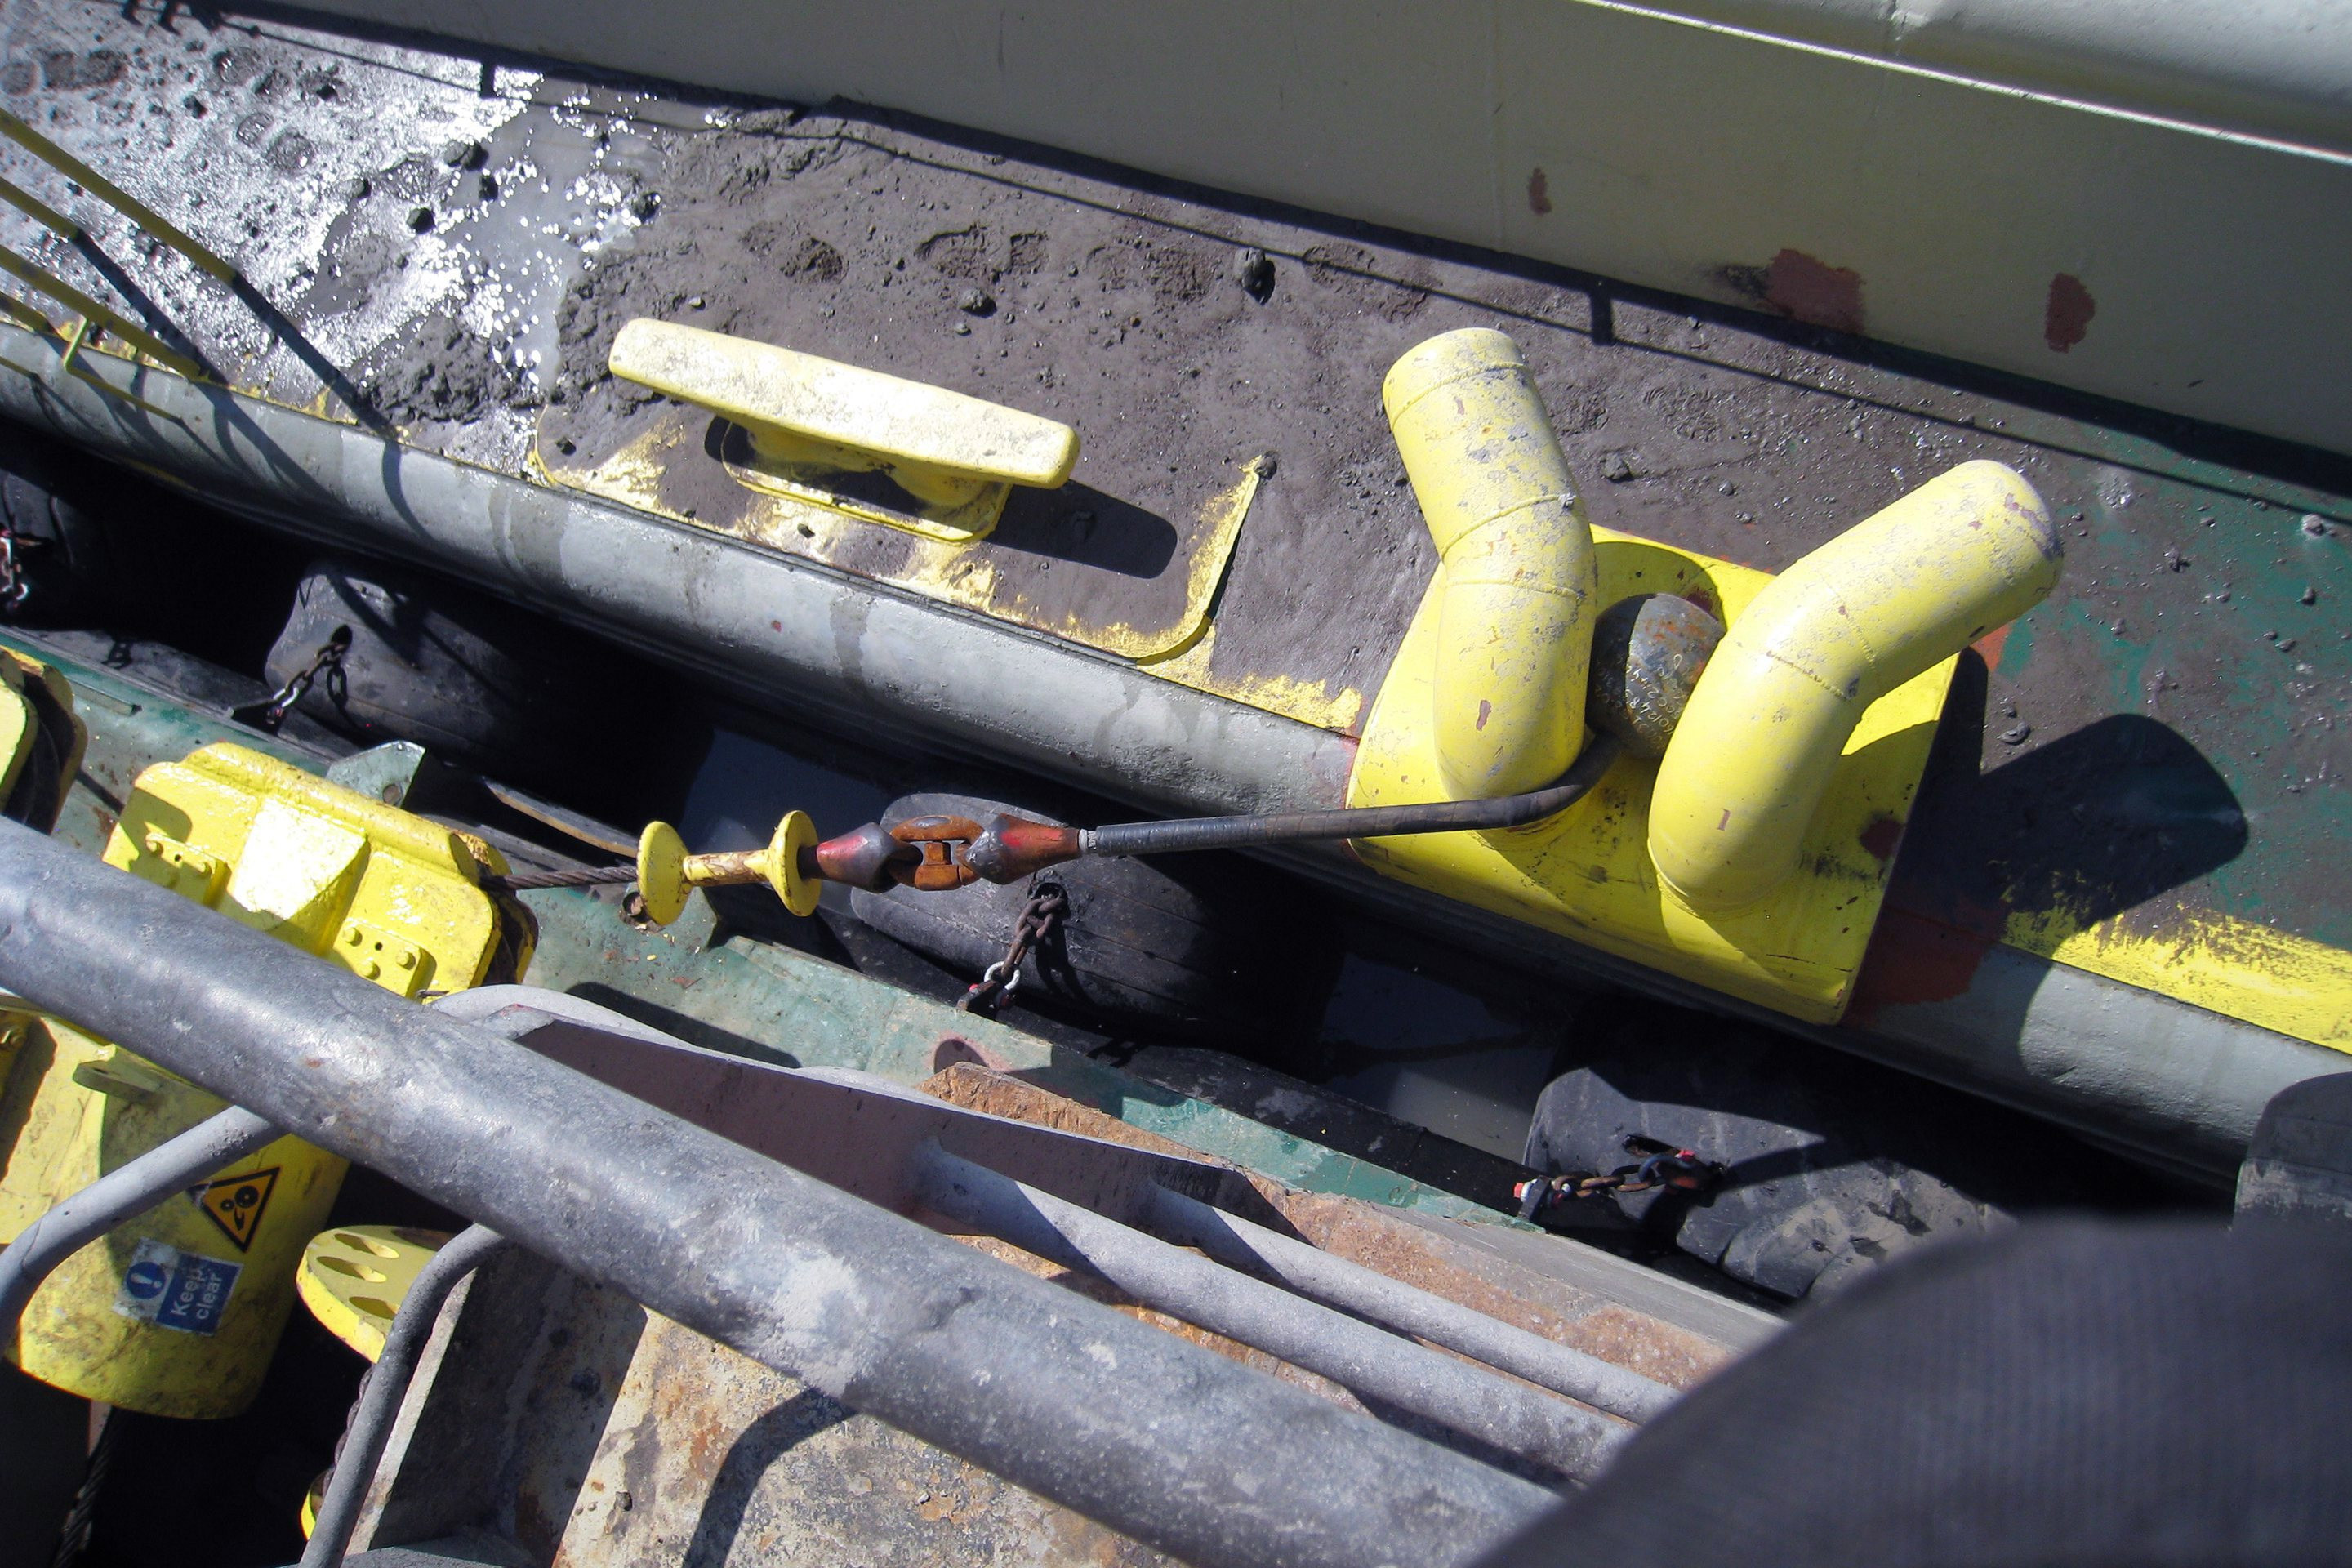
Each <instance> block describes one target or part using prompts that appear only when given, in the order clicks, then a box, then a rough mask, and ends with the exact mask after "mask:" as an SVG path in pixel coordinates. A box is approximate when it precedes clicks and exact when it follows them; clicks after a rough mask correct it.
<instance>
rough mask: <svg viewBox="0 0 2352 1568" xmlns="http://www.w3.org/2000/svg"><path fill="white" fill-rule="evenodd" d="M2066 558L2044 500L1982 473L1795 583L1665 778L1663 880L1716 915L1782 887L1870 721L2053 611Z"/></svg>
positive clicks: (1713, 682) (1901, 513)
mask: <svg viewBox="0 0 2352 1568" xmlns="http://www.w3.org/2000/svg"><path fill="white" fill-rule="evenodd" d="M2059 560H2060V552H2059V548H2058V535H2057V531H2055V530H2054V529H2053V528H2052V527H2051V524H2050V514H2049V511H2048V509H2047V508H2045V507H2044V506H2043V505H2042V498H2041V497H2040V496H2038V495H2036V494H2035V493H2034V491H2033V487H2032V486H2031V485H2029V484H2027V483H2026V482H2025V481H2024V480H2023V479H2021V478H2019V477H2018V476H2017V475H2016V474H2015V473H2013V472H2011V470H2010V469H2008V468H2002V467H2001V466H2000V464H1999V463H1988V462H1974V463H1962V464H1961V465H1960V466H1959V467H1958V468H1954V469H1952V470H1951V471H1950V472H1948V473H1946V474H1943V475H1941V476H1939V477H1937V479H1931V480H1929V481H1928V482H1927V484H1924V485H1922V486H1920V487H1919V488H1918V489H1916V490H1913V491H1912V492H1911V493H1910V494H1909V495H1907V496H1905V497H1904V498H1903V499H1902V500H1898V501H1896V502H1895V504H1894V505H1893V506H1890V507H1888V508H1887V509H1886V510H1884V511H1882V512H1879V513H1877V514H1876V515H1875V516H1874V517H1872V518H1871V519H1869V520H1868V521H1865V522H1863V523H1861V524H1859V525H1858V526H1856V527H1854V528H1852V529H1849V530H1847V531H1845V532H1844V533H1843V534H1841V535H1839V536H1838V537H1837V538H1836V539H1834V540H1832V541H1831V542H1829V543H1827V544H1825V545H1823V546H1822V548H1821V549H1819V550H1816V551H1814V552H1812V553H1811V554H1810V555H1808V556H1806V557H1805V558H1804V559H1803V560H1801V561H1800V562H1798V563H1796V564H1795V565H1793V566H1791V567H1790V568H1789V570H1788V571H1786V572H1784V573H1782V574H1780V576H1779V577H1778V578H1776V579H1775V580H1774V581H1773V583H1772V585H1771V586H1770V587H1769V588H1766V589H1765V590H1764V591H1763V592H1762V593H1760V594H1759V595H1756V598H1755V601H1754V602H1753V603H1752V604H1750V605H1748V609H1747V612H1746V613H1745V614H1744V615H1742V616H1740V617H1739V618H1738V620H1736V621H1734V622H1732V623H1731V628H1730V630H1729V631H1728V632H1727V633H1726V634H1725V635H1724V639H1723V643H1722V646H1721V647H1717V649H1716V650H1715V657H1714V658H1711V659H1709V660H1708V661H1707V666H1706V671H1705V673H1703V674H1702V675H1700V677H1699V679H1698V684H1697V686H1696V688H1694V689H1692V691H1691V699H1690V706H1689V707H1688V708H1686V709H1685V710H1684V712H1683V719H1682V724H1681V727H1680V728H1679V729H1677V730H1676V731H1675V736H1674V739H1673V741H1672V742H1669V743H1668V745H1667V747H1666V754H1665V759H1664V761H1663V762H1662V763H1659V764H1658V784H1657V792H1656V794H1655V795H1653V796H1652V797H1651V801H1650V858H1651V859H1652V860H1653V861H1654V862H1655V863H1656V865H1657V868H1658V875H1659V877H1660V878H1662V879H1664V881H1665V882H1666V883H1667V884H1668V885H1669V886H1670V887H1672V888H1673V889H1674V890H1675V892H1676V893H1678V894H1680V895H1681V896H1682V898H1683V899H1684V900H1685V901H1686V902H1688V903H1689V904H1690V905H1692V906H1693V907H1694V908H1696V909H1704V910H1734V909H1738V908H1740V907H1741V906H1743V905H1747V904H1752V903H1754V902H1756V901H1757V900H1759V899H1762V898H1765V897H1767V896H1769V894H1770V893H1771V892H1772V891H1773V889H1776V888H1779V887H1780V886H1781V885H1782V884H1783V883H1785V882H1786V881H1787V880H1788V879H1790V876H1792V875H1794V874H1795V872H1796V869H1797V858H1798V856H1799V854H1800V853H1801V850H1802V847H1803V844H1804V837H1805V828H1806V826H1807V825H1808V824H1810V823H1811V821H1812V819H1813V816H1814V813H1815V812H1816V811H1817V810H1818V809H1819V808H1820V806H1821V804H1822V795H1823V793H1824V792H1826V791H1827V790H1828V788H1829V787H1830V778H1831V775H1832V773H1835V772H1836V771H1837V767H1838V763H1839V761H1840V759H1841V758H1842V757H1843V755H1844V753H1845V747H1846V742H1847V740H1848V739H1849V738H1850V737H1851V736H1852V735H1853V731H1854V726H1855V725H1856V724H1858V723H1860V722H1861V721H1862V717H1863V715H1864V713H1865V712H1866V711H1868V710H1869V708H1870V705H1871V704H1872V703H1874V702H1875V701H1877V700H1879V699H1880V698H1882V697H1884V696H1885V695H1886V694H1887V693H1888V692H1890V691H1892V690H1894V689H1895V688H1896V687H1899V686H1901V685H1903V684H1904V683H1905V682H1906V681H1908V680H1913V679H1917V678H1918V677H1919V676H1921V675H1924V674H1926V673H1927V670H1928V669H1929V668H1932V667H1934V666H1936V665H1937V664H1940V663H1942V662H1943V661H1944V660H1946V659H1948V658H1951V657H1952V655H1953V654H1955V653H1956V652H1958V650H1959V649H1961V648H1964V647H1968V646H1969V644H1970V643H1972V642H1974V641H1976V639H1977V638H1979V637H1982V636H1984V635H1985V633H1987V632H1989V631H1990V630H1992V629H1993V628H1994V627H1995V626H2006V625H2008V624H2009V623H2010V622H2011V621H2013V620H2015V619H2016V618H2017V617H2018V616H2021V615H2023V614H2024V613H2025V612H2026V611H2028V610H2030V609H2032V607H2033V606H2034V605H2038V604H2040V603H2041V602H2042V600H2043V599H2044V598H2046V597H2048V596H2049V593H2050V590H2051V589H2052V588H2053V587H2055V586H2057V584H2058V567H2059Z"/></svg>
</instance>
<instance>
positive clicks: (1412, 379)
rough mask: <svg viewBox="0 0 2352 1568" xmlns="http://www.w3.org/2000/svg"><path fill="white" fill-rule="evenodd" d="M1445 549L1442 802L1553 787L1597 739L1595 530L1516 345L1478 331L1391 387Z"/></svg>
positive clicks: (1417, 356)
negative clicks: (1593, 724)
mask: <svg viewBox="0 0 2352 1568" xmlns="http://www.w3.org/2000/svg"><path fill="white" fill-rule="evenodd" d="M1381 403H1382V405H1383V406H1384V407H1385V408H1386V409H1387V411H1388V417H1389V426H1390V427H1391V429H1392V430H1393V431H1394V432H1395V434H1396V443H1397V451H1398V454H1399V455H1400V456H1401V457H1402V458H1403V459H1404V470H1405V474H1406V476H1407V477H1408V478H1410V479H1412V491H1413V496H1414V498H1415V499H1416V500H1419V501H1420V503H1421V513H1422V517H1423V519H1424V520H1425V521H1427V522H1428V524H1429V532H1430V537H1431V538H1432V539H1433V540H1435V541H1436V543H1437V552H1438V557H1439V562H1438V568H1437V577H1436V580H1435V581H1434V582H1433V583H1432V584H1430V588H1429V596H1428V599H1427V600H1426V601H1424V604H1423V609H1424V610H1427V609H1428V607H1429V605H1432V604H1433V605H1435V606H1436V626H1435V632H1434V636H1435V637H1436V645H1437V646H1436V666H1435V668H1434V669H1433V672H1432V677H1431V679H1432V683H1433V686H1432V692H1431V698H1432V700H1433V703H1434V704H1435V712H1434V714H1433V717H1432V723H1433V725H1434V726H1435V733H1436V741H1437V756H1438V773H1439V777H1440V779H1441V780H1442V781H1443V783H1444V794H1445V797H1446V798H1449V799H1455V800H1468V799H1483V798H1486V797H1488V796H1492V795H1517V794H1518V793H1520V792H1522V791H1525V790H1531V789H1538V788H1540V787H1542V786H1543V785H1545V784H1549V783H1550V782H1551V781H1552V780H1554V779H1556V778H1558V777H1559V775H1560V774H1561V773H1564V772H1566V771H1567V768H1568V765H1569V764H1570V763H1572V762H1574V761H1575V760H1576V754H1577V752H1578V751H1579V750H1580V748H1581V746H1582V744H1583V741H1584V687H1585V673H1586V667H1587V665H1588V663H1589V661H1590V658H1591V646H1592V621H1593V617H1594V616H1597V615H1598V614H1599V613H1600V605H1598V604H1596V603H1595V602H1594V595H1595V593H1596V592H1597V588H1598V584H1597V583H1596V581H1595V578H1594V566H1593V551H1592V531H1591V527H1590V526H1589V525H1588V524H1587V523H1586V521H1585V519H1584V510H1583V507H1582V504H1581V503H1580V501H1579V500H1577V497H1576V486H1575V483H1574V481H1573V480H1572V479H1570V476H1569V471H1568V459H1567V458H1565V457H1563V456H1562V455H1561V454H1560V449H1559V437H1557V436H1556V435H1555V434H1554V433H1553V430H1552V423H1551V416H1550V415H1549V413H1548V412H1546V410H1545V408H1544V405H1543V399H1542V397H1541V395H1538V393H1537V391H1536V386H1535V379H1534V377H1533V376H1532V375H1531V374H1529V373H1528V367H1527V363H1526V361H1525V360H1523V359H1522V358H1521V357H1520V355H1519V350H1518V345H1517V344H1516V343H1514V342H1511V340H1510V339H1509V338H1508V337H1507V336H1506V335H1504V334H1503V333H1501V332H1497V331H1490V330H1488V329H1486V328H1484V327H1471V328H1465V329H1464V330H1462V331H1453V332H1446V333H1444V334H1442V335H1440V336H1438V337H1434V338H1432V339H1430V340H1429V341H1428V342H1424V343H1422V344H1420V345H1419V346H1418V347H1416V348H1414V349H1412V351H1411V352H1410V353H1406V354H1405V355H1404V357H1403V358H1402V359H1400V360H1398V361H1397V362H1396V363H1395V364H1394V365H1392V366H1391V367H1390V369H1389V374H1388V377H1387V379H1386V381H1384V382H1383V383H1382V384H1381Z"/></svg>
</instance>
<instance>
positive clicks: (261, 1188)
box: [188, 1165, 279, 1252]
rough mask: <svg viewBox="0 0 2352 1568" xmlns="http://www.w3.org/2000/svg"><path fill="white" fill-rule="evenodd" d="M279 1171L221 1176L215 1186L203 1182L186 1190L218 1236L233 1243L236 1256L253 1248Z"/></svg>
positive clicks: (276, 1186) (276, 1167) (276, 1188)
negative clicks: (219, 1233) (212, 1225)
mask: <svg viewBox="0 0 2352 1568" xmlns="http://www.w3.org/2000/svg"><path fill="white" fill-rule="evenodd" d="M278 1169H279V1167H278V1166H276V1165H272V1166H270V1167H269V1169H268V1170H266V1171H248V1172H247V1173H245V1174H244V1175H241V1176H223V1177H222V1178H221V1179H220V1180H219V1181H217V1182H205V1183H203V1184H200V1185H197V1186H193V1187H190V1188H189V1189H188V1196H189V1197H191V1198H193V1199H194V1200H195V1205H196V1206H197V1207H198V1208H200V1209H202V1210H204V1211H205V1218H206V1219H208V1220H210V1221H212V1222H213V1223H214V1224H215V1225H216V1226H220V1228H221V1234H222V1235H224V1236H226V1237H228V1238H229V1239H230V1240H231V1241H233V1242H235V1243H236V1249H237V1250H238V1251H239V1252H243V1251H245V1250H246V1249H247V1247H251V1246H252V1245H253V1237H254V1233H255V1232H256V1231H257V1230H259V1229H260V1228H261V1215H262V1214H263V1212H264V1211H265V1210H267V1209H268V1207H269V1194H271V1193H274V1192H276V1191H277V1190H278Z"/></svg>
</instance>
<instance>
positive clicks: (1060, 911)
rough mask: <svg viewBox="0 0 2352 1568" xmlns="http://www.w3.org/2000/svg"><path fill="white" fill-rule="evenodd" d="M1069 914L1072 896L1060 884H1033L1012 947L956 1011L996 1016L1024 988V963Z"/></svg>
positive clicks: (1016, 925)
mask: <svg viewBox="0 0 2352 1568" xmlns="http://www.w3.org/2000/svg"><path fill="white" fill-rule="evenodd" d="M1069 912H1070V896H1069V894H1067V893H1066V892H1064V891H1063V890H1062V889H1061V886H1060V884H1058V883H1055V882H1037V883H1034V884H1032V885H1031V887H1030V890H1029V901H1028V903H1027V904H1025V905H1024V906H1023V907H1022V910H1021V918H1020V919H1019V920H1017V921H1014V922H1013V943H1012V945H1011V946H1010V947H1007V948H1006V949H1005V950H1004V956H1003V958H1001V959H999V960H997V961H996V962H995V963H992V964H990V965H989V966H988V969H987V971H986V973H982V975H981V977H980V980H979V983H978V984H975V985H973V986H972V987H971V989H970V990H968V991H966V992H965V993H964V994H963V999H962V1000H961V1001H960V1002H958V1003H957V1004H956V1011H957V1012H959V1013H976V1014H978V1015H979V1016H982V1017H983V1018H992V1017H994V1016H996V1010H997V1008H999V1007H1001V1006H1003V1005H1004V1004H1005V1003H1007V1002H1009V1001H1011V1000H1012V999H1013V993H1014V992H1016V991H1018V990H1019V989H1020V988H1021V965H1022V963H1024V961H1026V960H1027V958H1028V957H1029V955H1030V953H1032V952H1035V951H1036V950H1037V949H1038V948H1039V947H1041V946H1043V945H1044V944H1045V942H1049V941H1051V940H1052V938H1053V935H1054V932H1055V931H1056V930H1058V929H1059V928H1060V926H1061V923H1062V920H1063V917H1064V916H1066V915H1067V914H1068V913H1069Z"/></svg>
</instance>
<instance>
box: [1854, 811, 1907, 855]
mask: <svg viewBox="0 0 2352 1568" xmlns="http://www.w3.org/2000/svg"><path fill="white" fill-rule="evenodd" d="M1861 838H1862V847H1864V849H1867V850H1869V851H1870V852H1871V853H1872V854H1873V855H1874V856H1876V857H1877V858H1878V863H1879V864H1880V865H1882V866H1884V865H1885V864H1886V862H1888V861H1889V860H1892V859H1893V858H1895V846H1896V845H1898V844H1901V843H1902V842H1903V821H1902V819H1901V818H1900V817H1894V816H1874V817H1872V818H1871V819H1870V826H1867V827H1865V828H1864V829H1863V830H1862V833H1861Z"/></svg>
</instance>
